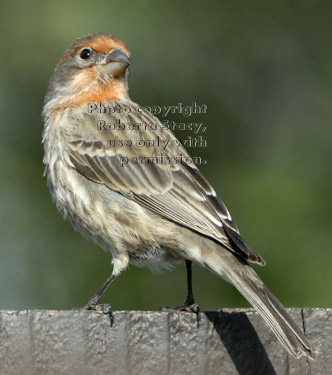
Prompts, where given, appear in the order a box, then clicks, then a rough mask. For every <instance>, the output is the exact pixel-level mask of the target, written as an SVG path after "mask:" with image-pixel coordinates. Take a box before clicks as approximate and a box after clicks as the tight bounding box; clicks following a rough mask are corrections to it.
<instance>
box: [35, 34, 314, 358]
mask: <svg viewBox="0 0 332 375" xmlns="http://www.w3.org/2000/svg"><path fill="white" fill-rule="evenodd" d="M130 64H131V60H130V52H129V50H128V48H127V47H126V45H125V44H124V43H123V42H122V41H121V40H119V39H117V38H115V37H113V36H110V35H106V34H102V33H98V34H88V35H85V36H82V37H80V38H78V39H76V40H75V41H74V42H73V43H72V44H70V46H69V47H68V48H67V50H66V51H65V53H64V55H63V56H62V57H61V58H60V60H59V61H58V63H57V64H56V67H55V69H54V72H53V74H52V76H51V78H50V81H49V84H48V88H47V92H46V96H45V101H44V107H43V112H42V116H43V120H44V130H43V136H42V143H43V147H44V158H43V163H44V164H45V172H44V174H45V175H46V178H47V184H48V187H49V190H50V193H51V196H52V198H53V201H54V202H55V205H56V207H57V209H58V210H59V211H60V213H61V214H62V215H63V217H64V218H65V219H68V220H69V221H70V222H71V224H72V226H73V227H74V229H75V230H76V231H78V232H80V233H81V234H82V235H83V236H85V237H86V238H87V239H89V240H91V241H93V242H95V243H97V244H98V245H99V246H100V247H101V248H103V249H104V250H105V251H106V252H109V253H111V255H112V264H113V269H112V272H111V274H110V276H109V277H108V278H107V280H106V281H105V282H104V284H103V285H102V286H101V287H100V288H99V289H98V290H97V292H96V293H95V295H94V296H93V297H92V298H91V299H90V300H89V301H88V303H87V304H86V305H85V306H84V308H86V309H95V308H96V306H98V305H99V303H100V300H101V297H102V295H103V293H104V292H105V290H106V289H107V288H108V287H109V285H110V284H111V283H112V282H113V281H114V280H115V278H116V277H117V276H119V275H120V274H121V273H122V272H123V271H125V270H126V269H127V267H128V265H129V264H133V265H136V266H147V267H149V268H150V269H152V270H154V269H157V268H160V267H165V268H169V267H171V266H172V265H173V264H177V263H179V262H185V264H186V270H187V289H188V292H187V297H186V299H185V302H184V304H183V305H181V309H183V310H189V311H190V310H191V311H194V312H196V313H197V312H198V311H199V308H198V305H196V303H195V299H194V294H193V290H192V280H191V279H192V270H191V267H192V263H195V264H198V265H199V266H202V267H203V268H205V269H208V270H210V271H211V272H213V273H214V274H216V275H217V276H219V277H221V278H222V279H224V280H226V281H227V282H229V283H230V284H232V285H233V286H234V287H235V288H237V289H238V291H239V292H240V293H241V294H242V295H243V296H244V297H245V298H246V299H247V300H248V302H249V303H250V304H251V305H252V306H253V307H254V308H255V309H256V310H257V312H258V313H259V314H260V315H261V317H262V318H263V319H264V320H265V322H266V323H267V325H268V326H269V327H270V328H271V329H272V331H273V333H274V334H275V336H276V337H277V338H278V340H279V341H280V343H281V344H282V345H283V347H284V348H285V349H286V350H287V351H288V352H289V353H290V354H291V355H293V356H294V357H295V358H300V357H301V356H306V357H308V358H310V359H315V355H314V353H313V350H312V348H311V346H310V344H309V342H308V340H307V338H306V336H305V335H304V333H303V332H302V331H301V330H300V328H299V327H298V326H297V324H296V323H295V322H294V320H293V319H292V318H291V316H290V315H289V314H288V312H287V311H286V309H285V308H284V307H283V305H282V304H281V303H280V302H279V301H278V299H277V298H276V297H275V296H274V295H273V294H272V292H271V291H270V290H269V289H268V288H267V287H266V286H265V285H264V283H263V281H262V280H261V279H260V278H259V276H258V275H257V273H256V272H255V271H254V269H253V268H252V267H251V266H250V265H249V263H254V264H258V265H261V266H263V265H265V261H264V259H263V258H262V257H261V256H260V255H259V254H258V253H257V252H256V251H254V250H253V249H252V248H251V247H249V246H248V245H246V244H245V242H244V240H243V239H242V237H241V235H240V232H239V229H238V227H237V225H236V224H235V221H234V220H233V218H232V216H231V215H230V213H229V211H228V209H227V208H226V206H225V204H224V203H223V202H222V201H221V199H220V198H219V196H218V194H217V193H216V192H215V190H214V189H213V188H212V186H211V184H210V183H209V182H208V181H207V179H206V178H205V177H204V176H203V174H202V173H201V172H200V171H199V169H198V168H197V167H196V165H195V163H193V162H192V159H191V158H190V155H189V154H188V152H187V150H186V149H185V148H184V147H183V146H182V145H181V143H180V142H179V141H178V140H177V138H176V137H175V135H174V134H173V133H172V131H171V130H169V129H167V128H166V127H165V126H164V124H163V123H162V121H160V120H159V119H158V118H157V117H155V116H154V115H153V114H152V113H151V112H150V111H148V110H147V109H146V108H144V107H143V106H141V105H139V104H137V103H135V102H133V101H132V100H131V99H130V97H129V94H128V92H129V87H128V74H129V66H130ZM156 138H157V139H159V140H160V142H164V144H166V143H167V147H164V148H161V147H158V146H156V144H154V145H152V146H151V142H150V141H151V140H153V139H156ZM149 145H150V146H149Z"/></svg>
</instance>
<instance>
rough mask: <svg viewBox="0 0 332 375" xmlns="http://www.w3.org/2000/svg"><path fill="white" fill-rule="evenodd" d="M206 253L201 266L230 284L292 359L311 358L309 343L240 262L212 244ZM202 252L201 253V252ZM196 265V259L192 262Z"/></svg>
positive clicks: (278, 304)
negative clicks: (253, 309)
mask: <svg viewBox="0 0 332 375" xmlns="http://www.w3.org/2000/svg"><path fill="white" fill-rule="evenodd" d="M212 247H213V250H212V249H211V248H210V249H209V250H208V251H206V253H205V254H206V255H207V256H204V257H203V258H204V264H202V261H201V259H200V261H199V263H200V264H202V265H204V266H205V267H207V268H209V269H210V270H212V271H213V272H215V273H217V274H218V275H219V276H221V277H222V278H224V279H225V280H227V281H228V282H230V283H231V284H233V285H234V286H235V287H236V288H237V289H238V290H239V292H240V293H241V294H242V295H243V296H244V297H245V298H246V299H247V300H248V301H249V302H250V304H251V305H252V306H253V307H254V308H255V309H256V310H257V312H258V313H259V314H260V315H261V316H262V318H263V319H264V320H265V321H266V323H267V324H268V325H269V326H270V328H271V329H272V331H273V332H274V334H275V335H276V336H277V338H278V339H279V341H280V342H281V344H282V345H283V346H284V347H285V348H286V349H287V351H288V352H289V353H291V354H292V355H293V356H294V357H296V358H299V357H301V356H303V355H304V356H307V357H309V358H310V359H315V356H314V354H313V352H312V349H311V347H310V344H309V342H308V340H307V339H306V337H305V336H304V334H303V332H302V331H301V330H300V329H299V327H298V326H297V324H296V323H295V322H294V320H293V319H292V318H291V316H290V315H289V314H288V312H287V311H286V309H285V308H284V307H283V306H282V304H281V303H280V302H279V301H278V300H277V298H276V297H275V296H274V295H273V294H272V292H271V291H270V290H269V289H268V288H267V287H266V286H265V285H264V283H263V282H262V280H261V279H260V278H259V277H258V275H257V274H256V272H255V271H254V270H253V269H252V268H251V267H250V266H249V265H248V264H247V263H246V262H245V261H243V260H242V259H240V258H239V257H237V256H236V255H234V254H232V253H231V252H229V251H227V250H225V249H224V248H221V247H220V246H218V245H216V244H215V246H212ZM203 251H204V250H203ZM196 262H197V259H196Z"/></svg>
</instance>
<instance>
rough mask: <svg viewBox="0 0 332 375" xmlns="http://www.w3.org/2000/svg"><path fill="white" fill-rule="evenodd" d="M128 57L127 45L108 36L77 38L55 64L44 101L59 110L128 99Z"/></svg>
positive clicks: (94, 35)
mask: <svg viewBox="0 0 332 375" xmlns="http://www.w3.org/2000/svg"><path fill="white" fill-rule="evenodd" d="M129 56H130V52H129V50H128V48H127V47H126V45H125V44H124V43H123V42H122V41H120V40H119V39H116V38H114V37H111V36H109V35H105V34H89V35H86V36H83V37H81V38H78V39H77V40H75V41H74V42H73V43H72V44H71V45H70V46H69V47H68V49H67V50H66V51H65V53H64V55H63V56H62V57H61V59H60V60H59V62H58V64H57V65H56V67H55V70H54V73H53V75H52V78H51V80H50V83H49V87H48V91H47V95H46V98H45V104H49V106H50V107H51V108H53V109H56V108H59V107H67V106H75V105H80V104H82V103H87V102H106V101H110V100H122V99H124V100H125V99H128V67H129V64H130V59H129Z"/></svg>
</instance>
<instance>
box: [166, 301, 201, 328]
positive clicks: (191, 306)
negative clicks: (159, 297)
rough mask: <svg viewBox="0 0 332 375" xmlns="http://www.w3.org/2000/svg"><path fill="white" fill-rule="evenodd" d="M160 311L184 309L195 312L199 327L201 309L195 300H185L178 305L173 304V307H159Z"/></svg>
mask: <svg viewBox="0 0 332 375" xmlns="http://www.w3.org/2000/svg"><path fill="white" fill-rule="evenodd" d="M161 311H186V312H191V313H194V314H196V321H197V328H199V323H200V321H201V309H200V307H199V306H198V305H197V303H196V302H192V303H188V302H186V301H185V302H184V303H183V304H182V305H180V306H175V307H168V306H165V307H162V308H161Z"/></svg>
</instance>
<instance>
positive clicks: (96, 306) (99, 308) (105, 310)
mask: <svg viewBox="0 0 332 375" xmlns="http://www.w3.org/2000/svg"><path fill="white" fill-rule="evenodd" d="M72 310H75V311H95V312H97V313H102V314H106V315H108V316H109V318H110V322H111V327H112V326H113V323H114V314H113V310H112V307H111V305H109V304H106V303H91V300H90V301H89V302H88V303H87V304H86V305H84V306H82V307H74V308H73V309H72Z"/></svg>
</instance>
